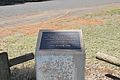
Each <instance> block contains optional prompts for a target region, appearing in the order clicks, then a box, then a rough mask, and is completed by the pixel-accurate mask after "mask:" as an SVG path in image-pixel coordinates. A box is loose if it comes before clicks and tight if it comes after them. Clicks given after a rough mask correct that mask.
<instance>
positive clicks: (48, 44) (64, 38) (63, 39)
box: [39, 32, 81, 50]
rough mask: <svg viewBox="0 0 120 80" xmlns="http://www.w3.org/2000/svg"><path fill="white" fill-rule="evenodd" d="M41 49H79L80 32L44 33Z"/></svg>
mask: <svg viewBox="0 0 120 80" xmlns="http://www.w3.org/2000/svg"><path fill="white" fill-rule="evenodd" d="M39 49H79V50H81V46H80V34H79V32H42V37H41V43H40V48H39Z"/></svg>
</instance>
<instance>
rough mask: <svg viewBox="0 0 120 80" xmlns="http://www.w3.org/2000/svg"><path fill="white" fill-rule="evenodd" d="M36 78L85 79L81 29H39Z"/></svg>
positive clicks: (41, 79)
mask: <svg viewBox="0 0 120 80" xmlns="http://www.w3.org/2000/svg"><path fill="white" fill-rule="evenodd" d="M35 59H36V80H85V75H84V72H85V53H84V46H83V41H82V31H81V30H57V31H51V30H41V31H40V32H39V35H38V40H37V47H36V56H35Z"/></svg>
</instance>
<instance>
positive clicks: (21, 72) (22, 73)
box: [11, 67, 36, 80]
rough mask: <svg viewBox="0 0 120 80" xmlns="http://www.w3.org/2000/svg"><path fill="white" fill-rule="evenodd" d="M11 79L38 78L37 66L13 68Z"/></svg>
mask: <svg viewBox="0 0 120 80" xmlns="http://www.w3.org/2000/svg"><path fill="white" fill-rule="evenodd" d="M11 80H36V77H35V68H28V67H27V68H22V69H19V68H13V69H12V70H11Z"/></svg>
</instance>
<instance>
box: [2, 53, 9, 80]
mask: <svg viewBox="0 0 120 80" xmlns="http://www.w3.org/2000/svg"><path fill="white" fill-rule="evenodd" d="M0 80H10V68H9V61H8V55H7V52H1V53H0Z"/></svg>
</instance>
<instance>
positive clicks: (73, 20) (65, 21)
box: [0, 16, 104, 37]
mask: <svg viewBox="0 0 120 80" xmlns="http://www.w3.org/2000/svg"><path fill="white" fill-rule="evenodd" d="M100 24H104V21H103V20H100V19H86V18H80V17H77V16H63V17H60V18H53V19H50V20H48V21H46V22H43V23H33V24H28V25H20V26H17V27H10V28H6V27H5V28H3V27H0V37H1V36H9V35H13V34H16V33H23V34H24V35H31V36H34V35H36V34H37V33H38V31H39V30H40V29H52V30H62V29H74V28H75V27H77V26H80V25H100Z"/></svg>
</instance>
